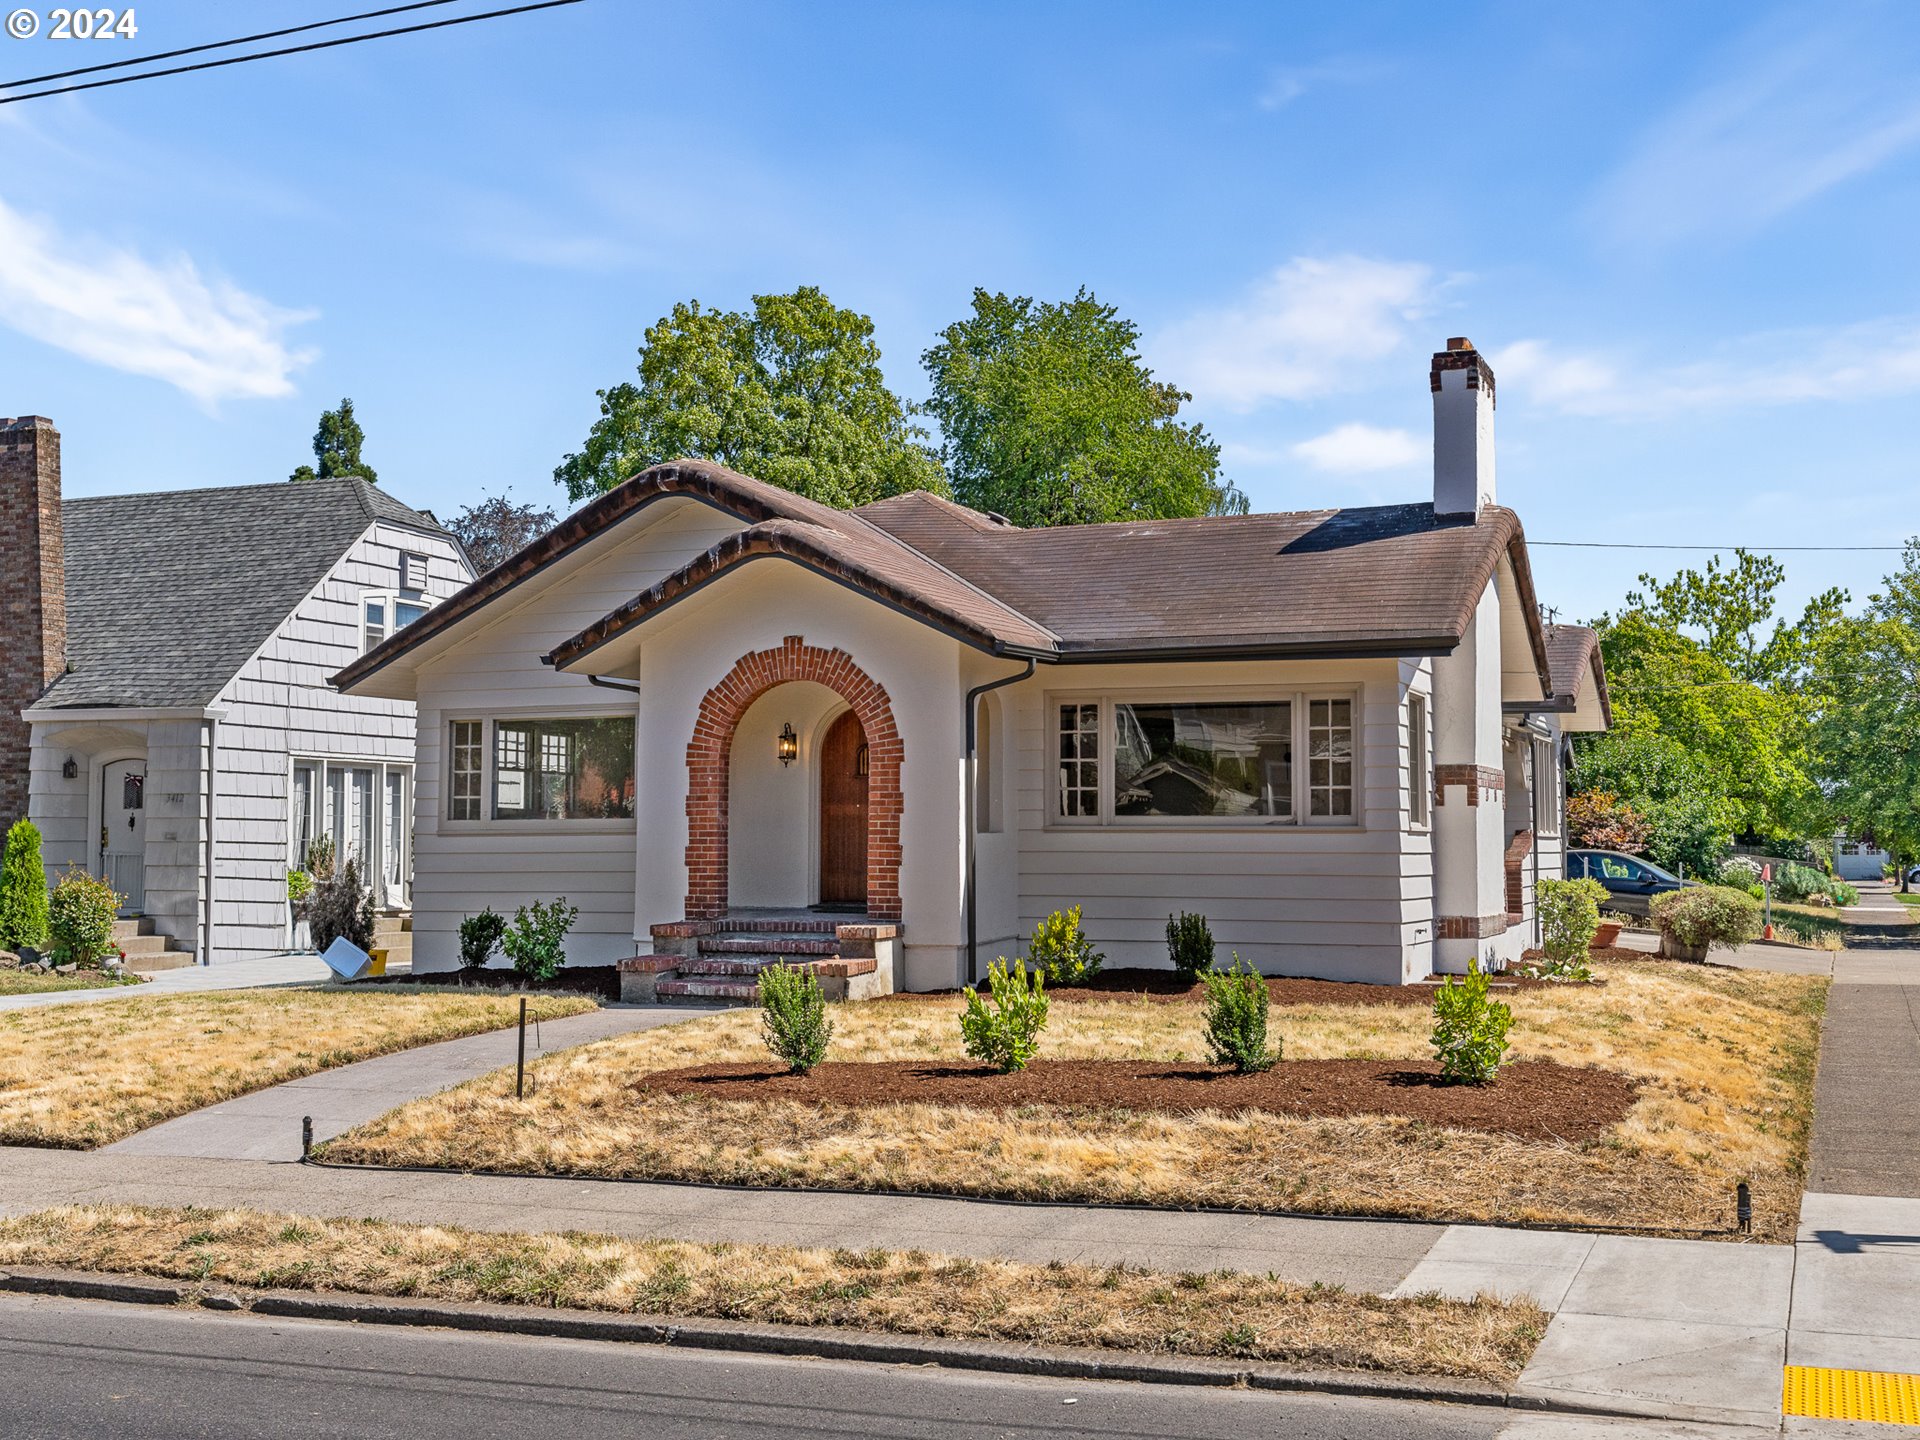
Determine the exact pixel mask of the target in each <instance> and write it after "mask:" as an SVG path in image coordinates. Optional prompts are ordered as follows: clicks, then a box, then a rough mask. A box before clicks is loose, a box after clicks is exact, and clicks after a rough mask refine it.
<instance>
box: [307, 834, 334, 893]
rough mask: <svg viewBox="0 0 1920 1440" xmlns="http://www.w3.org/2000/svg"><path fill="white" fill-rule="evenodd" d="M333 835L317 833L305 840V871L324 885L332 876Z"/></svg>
mask: <svg viewBox="0 0 1920 1440" xmlns="http://www.w3.org/2000/svg"><path fill="white" fill-rule="evenodd" d="M333 862H334V853H333V837H332V836H331V835H317V836H315V837H314V838H313V839H311V840H309V841H308V842H307V866H306V868H307V872H308V873H309V874H310V875H312V876H313V878H314V879H315V880H316V881H318V882H319V883H320V884H322V885H324V884H326V883H327V881H329V880H331V879H332V878H333Z"/></svg>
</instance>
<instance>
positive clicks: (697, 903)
mask: <svg viewBox="0 0 1920 1440" xmlns="http://www.w3.org/2000/svg"><path fill="white" fill-rule="evenodd" d="M793 680H811V681H813V682H814V683H815V684H818V685H824V686H826V687H827V688H828V689H829V690H832V691H833V692H834V693H835V694H837V695H839V696H840V698H841V699H843V700H845V701H846V702H847V704H848V706H849V707H850V708H851V709H852V711H853V713H854V714H855V715H857V716H858V717H859V718H860V725H861V728H862V729H864V730H865V731H866V739H867V913H868V914H869V915H872V916H873V917H874V918H875V919H878V920H898V919H900V813H901V811H902V809H903V808H904V804H903V800H902V796H901V793H900V763H901V760H902V759H903V758H904V751H905V747H904V746H903V745H902V743H901V740H900V731H899V729H898V728H897V727H896V726H895V725H894V723H893V706H892V704H891V703H890V702H889V701H888V699H887V692H886V689H885V687H883V686H882V685H881V684H880V683H879V681H877V680H875V679H874V678H873V677H872V676H871V675H869V674H867V672H866V671H864V670H862V669H861V668H860V667H859V666H858V665H856V664H854V663H853V657H852V656H851V655H849V654H848V653H847V652H846V651H844V650H837V649H836V650H822V649H820V648H819V647H818V646H815V645H809V644H807V643H806V641H805V640H804V638H803V637H801V636H799V635H789V636H787V637H786V639H785V640H784V641H783V642H781V645H780V647H779V648H778V649H776V650H756V651H754V652H753V653H752V654H748V655H743V656H741V657H740V659H739V661H738V662H737V663H736V664H735V665H734V667H733V669H732V670H730V671H728V672H727V677H726V679H724V680H722V681H721V682H720V683H719V684H718V685H716V686H714V687H713V688H712V689H711V690H709V691H708V692H707V693H706V696H705V698H704V699H702V700H701V702H700V715H699V718H698V719H697V720H695V721H694V726H693V739H692V740H691V741H689V742H688V744H687V918H688V919H689V920H718V919H720V918H722V917H723V916H725V915H726V913H727V821H728V815H727V812H728V806H729V801H730V794H729V792H730V790H731V786H730V784H729V783H728V782H729V760H730V759H731V756H732V753H733V734H734V730H735V728H736V727H737V726H738V725H739V723H740V717H741V716H742V715H744V714H746V713H747V707H748V706H750V705H752V704H753V702H754V701H756V700H758V699H759V698H760V697H761V696H762V695H764V694H766V693H767V691H769V690H771V689H773V688H774V686H776V685H784V684H786V683H788V682H789V681H793Z"/></svg>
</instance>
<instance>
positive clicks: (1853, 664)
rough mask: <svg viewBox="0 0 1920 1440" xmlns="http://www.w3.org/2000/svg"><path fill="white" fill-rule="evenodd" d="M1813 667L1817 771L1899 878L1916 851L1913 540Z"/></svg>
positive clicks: (1918, 676)
mask: <svg viewBox="0 0 1920 1440" xmlns="http://www.w3.org/2000/svg"><path fill="white" fill-rule="evenodd" d="M1816 669H1817V672H1818V676H1819V682H1818V683H1819V688H1820V689H1821V691H1822V692H1823V694H1824V698H1825V703H1824V705H1823V706H1822V709H1821V711H1820V715H1819V718H1818V719H1817V721H1816V722H1815V724H1814V750H1815V754H1816V757H1817V762H1816V763H1817V770H1818V773H1819V775H1820V778H1821V780H1822V782H1823V784H1824V785H1825V786H1826V787H1827V788H1828V790H1829V792H1830V796H1831V801H1832V804H1833V806H1834V808H1835V810H1836V811H1837V812H1838V813H1839V815H1840V816H1842V817H1843V818H1844V820H1845V822H1846V826H1847V830H1848V833H1850V834H1851V835H1853V836H1854V837H1855V838H1857V839H1861V840H1871V841H1872V842H1873V843H1874V844H1876V845H1878V846H1879V847H1880V848H1881V849H1883V850H1886V851H1888V852H1889V853H1891V854H1892V855H1894V856H1895V857H1896V859H1897V860H1899V862H1900V870H1901V874H1902V876H1903V877H1904V876H1905V874H1906V871H1907V870H1908V868H1909V867H1910V866H1912V864H1913V863H1914V861H1915V859H1916V857H1920V538H1916V539H1912V540H1909V541H1908V542H1907V547H1906V551H1905V553H1904V554H1903V555H1902V557H1901V564H1900V568H1899V569H1898V570H1897V571H1895V572H1894V573H1893V574H1892V575H1889V576H1888V577H1887V579H1886V584H1885V587H1884V589H1882V590H1881V592H1880V593H1879V594H1876V595H1873V596H1871V597H1869V599H1868V601H1867V607H1866V611H1865V613H1864V614H1862V615H1860V616H1858V617H1850V618H1846V619H1843V620H1841V621H1840V622H1839V623H1837V624H1836V625H1834V626H1831V627H1829V628H1828V630H1827V631H1826V632H1825V633H1824V634H1823V636H1822V637H1821V647H1820V654H1819V657H1818V661H1817V664H1816ZM1901 883H1902V886H1903V887H1904V886H1905V885H1906V882H1905V880H1904V878H1903V879H1902V882H1901Z"/></svg>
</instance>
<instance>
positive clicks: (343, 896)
mask: <svg viewBox="0 0 1920 1440" xmlns="http://www.w3.org/2000/svg"><path fill="white" fill-rule="evenodd" d="M316 843H318V842H316ZM309 863H311V862H309ZM314 873H315V874H316V875H318V874H319V873H320V872H319V870H318V868H317V867H316V869H315V871H314ZM306 911H307V916H306V918H307V924H308V925H309V927H310V928H311V930H312V932H313V948H314V949H316V950H319V951H325V950H326V949H328V948H329V947H330V946H331V945H332V944H333V942H334V941H335V940H338V939H340V938H342V937H343V936H344V937H345V938H346V939H347V940H349V941H351V942H352V943H353V944H355V945H358V946H359V947H360V948H361V949H362V950H371V949H373V891H371V890H369V889H368V888H367V887H366V886H364V885H362V884H361V883H360V866H359V863H358V862H357V861H355V860H354V859H353V858H352V857H351V856H349V857H348V858H347V863H346V864H345V865H342V866H341V867H340V868H339V869H338V870H335V869H333V868H332V866H331V864H329V866H328V868H327V874H326V878H324V879H322V880H319V881H318V882H317V883H316V884H315V885H314V887H313V894H312V895H311V896H310V897H308V900H307V906H306Z"/></svg>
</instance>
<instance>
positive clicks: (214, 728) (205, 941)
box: [200, 715, 220, 965]
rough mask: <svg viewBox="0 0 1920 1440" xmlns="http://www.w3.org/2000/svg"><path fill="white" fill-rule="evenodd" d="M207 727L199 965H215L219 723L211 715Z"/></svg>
mask: <svg viewBox="0 0 1920 1440" xmlns="http://www.w3.org/2000/svg"><path fill="white" fill-rule="evenodd" d="M206 726H207V784H206V794H207V863H206V877H205V878H206V899H205V900H203V901H202V902H201V907H200V963H201V964H202V965H211V964H213V873H214V871H213V851H214V846H215V845H216V844H217V843H218V836H219V818H218V817H219V806H218V805H217V804H216V803H215V794H214V790H215V787H216V786H217V785H218V783H219V779H220V722H219V721H218V720H216V719H214V717H213V716H211V715H209V716H207V719H206Z"/></svg>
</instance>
